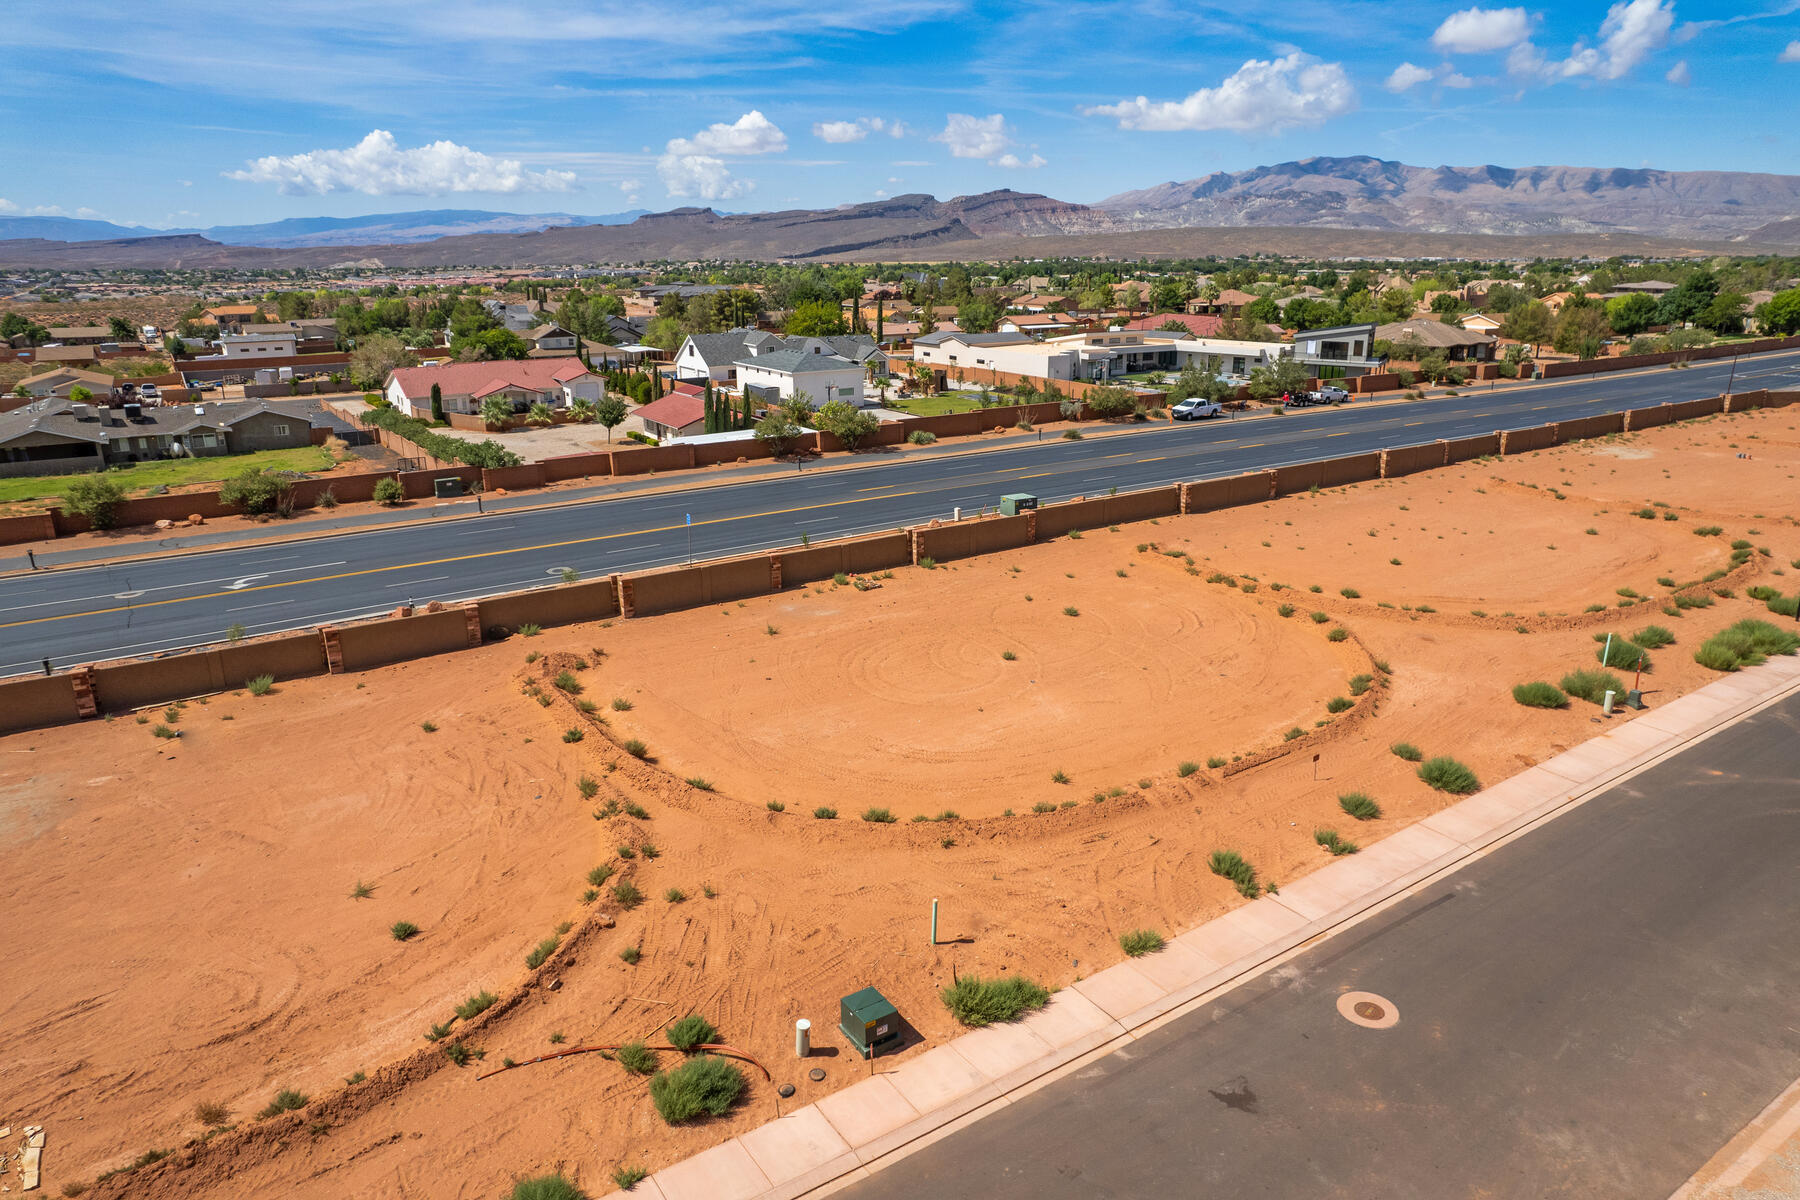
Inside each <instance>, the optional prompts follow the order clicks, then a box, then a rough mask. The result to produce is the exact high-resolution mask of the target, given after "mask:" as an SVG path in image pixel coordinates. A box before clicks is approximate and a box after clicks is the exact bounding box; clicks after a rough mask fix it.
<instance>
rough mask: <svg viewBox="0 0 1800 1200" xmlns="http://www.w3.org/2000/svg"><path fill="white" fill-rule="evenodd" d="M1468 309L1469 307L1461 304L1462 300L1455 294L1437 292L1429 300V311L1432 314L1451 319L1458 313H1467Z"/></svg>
mask: <svg viewBox="0 0 1800 1200" xmlns="http://www.w3.org/2000/svg"><path fill="white" fill-rule="evenodd" d="M1468 309H1469V306H1468V305H1467V304H1465V303H1463V298H1462V297H1461V296H1459V295H1457V294H1456V293H1455V292H1439V293H1438V294H1437V295H1435V296H1433V297H1432V298H1431V311H1432V312H1434V313H1442V314H1444V315H1445V316H1452V317H1453V316H1456V315H1457V314H1458V313H1463V312H1467V311H1468Z"/></svg>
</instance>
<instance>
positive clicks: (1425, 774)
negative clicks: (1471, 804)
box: [1419, 754, 1481, 796]
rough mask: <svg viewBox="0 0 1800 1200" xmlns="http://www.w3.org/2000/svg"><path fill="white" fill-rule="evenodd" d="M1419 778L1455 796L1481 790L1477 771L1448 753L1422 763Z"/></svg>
mask: <svg viewBox="0 0 1800 1200" xmlns="http://www.w3.org/2000/svg"><path fill="white" fill-rule="evenodd" d="M1419 778H1420V779H1423V780H1424V781H1425V782H1426V783H1427V784H1429V785H1430V786H1432V787H1434V788H1436V789H1437V790H1438V791H1440V792H1449V793H1450V794H1451V795H1453V796H1466V795H1468V794H1469V793H1470V792H1478V791H1480V790H1481V780H1479V779H1477V778H1475V772H1473V771H1471V770H1469V768H1467V767H1465V766H1463V764H1461V763H1459V762H1457V761H1456V760H1455V759H1454V758H1451V757H1450V756H1449V755H1447V754H1440V755H1438V756H1437V757H1436V758H1434V759H1431V760H1429V761H1427V762H1425V763H1423V764H1421V765H1420V767H1419Z"/></svg>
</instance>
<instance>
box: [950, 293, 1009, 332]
mask: <svg viewBox="0 0 1800 1200" xmlns="http://www.w3.org/2000/svg"><path fill="white" fill-rule="evenodd" d="M1000 315H1001V314H1000V306H999V305H998V304H996V303H994V300H993V297H991V296H989V295H988V294H987V293H985V292H983V293H981V294H979V295H976V296H973V297H971V298H969V299H968V300H965V301H964V302H963V303H962V304H961V305H960V306H958V308H957V310H956V324H957V326H958V327H959V328H961V329H962V331H963V332H964V333H992V332H994V327H995V326H996V325H998V324H1000Z"/></svg>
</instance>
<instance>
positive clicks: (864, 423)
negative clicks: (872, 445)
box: [811, 400, 881, 450]
mask: <svg viewBox="0 0 1800 1200" xmlns="http://www.w3.org/2000/svg"><path fill="white" fill-rule="evenodd" d="M811 419H812V425H813V428H815V429H822V430H824V431H825V432H827V433H830V434H834V435H836V437H837V439H838V441H840V442H842V443H843V444H844V449H846V450H855V449H856V448H857V447H858V446H860V445H862V444H863V442H865V441H867V440H868V439H869V438H872V437H874V436H875V433H876V431H877V430H878V429H880V428H881V422H880V420H879V419H877V418H876V416H875V414H874V413H871V412H864V411H863V410H862V409H860V408H858V407H856V406H855V405H854V404H851V403H850V402H848V401H846V400H828V401H826V402H825V403H824V404H823V405H821V406H820V407H819V410H818V411H817V412H815V413H813V414H812V418H811Z"/></svg>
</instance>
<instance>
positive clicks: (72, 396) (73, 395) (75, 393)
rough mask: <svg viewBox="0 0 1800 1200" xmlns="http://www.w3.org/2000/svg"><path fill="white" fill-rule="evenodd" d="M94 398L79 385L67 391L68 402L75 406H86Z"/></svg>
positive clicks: (92, 394) (91, 393)
mask: <svg viewBox="0 0 1800 1200" xmlns="http://www.w3.org/2000/svg"><path fill="white" fill-rule="evenodd" d="M93 398H94V393H93V392H91V391H89V390H88V389H87V388H85V387H83V386H81V385H80V384H79V383H78V384H76V385H75V386H74V387H72V388H70V389H69V400H70V401H71V402H73V403H75V404H86V403H87V402H88V401H89V400H92V399H93Z"/></svg>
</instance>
